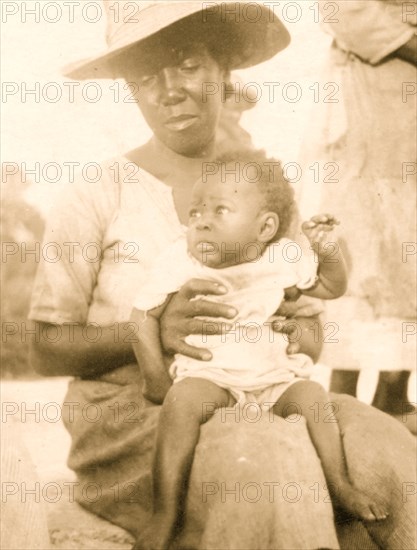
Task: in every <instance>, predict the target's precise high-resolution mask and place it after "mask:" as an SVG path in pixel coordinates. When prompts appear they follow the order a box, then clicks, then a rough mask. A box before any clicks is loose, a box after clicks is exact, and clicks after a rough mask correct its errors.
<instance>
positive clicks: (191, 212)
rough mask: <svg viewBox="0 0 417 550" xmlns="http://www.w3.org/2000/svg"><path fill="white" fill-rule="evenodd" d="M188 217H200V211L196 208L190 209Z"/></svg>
mask: <svg viewBox="0 0 417 550" xmlns="http://www.w3.org/2000/svg"><path fill="white" fill-rule="evenodd" d="M189 217H190V218H194V219H196V218H200V217H201V212H199V211H198V210H190V213H189Z"/></svg>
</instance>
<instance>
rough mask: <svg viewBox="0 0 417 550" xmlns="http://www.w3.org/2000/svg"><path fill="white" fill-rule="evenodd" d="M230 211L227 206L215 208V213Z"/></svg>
mask: <svg viewBox="0 0 417 550" xmlns="http://www.w3.org/2000/svg"><path fill="white" fill-rule="evenodd" d="M228 212H230V210H229V209H228V208H227V206H218V207H217V209H216V213H217V214H227V213H228Z"/></svg>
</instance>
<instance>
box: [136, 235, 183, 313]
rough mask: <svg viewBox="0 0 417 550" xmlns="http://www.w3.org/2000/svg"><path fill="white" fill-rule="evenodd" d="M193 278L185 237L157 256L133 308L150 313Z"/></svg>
mask: <svg viewBox="0 0 417 550" xmlns="http://www.w3.org/2000/svg"><path fill="white" fill-rule="evenodd" d="M192 277H193V262H192V260H191V258H190V257H189V255H188V253H187V243H186V239H185V237H183V236H182V237H180V238H179V239H177V240H176V241H175V242H174V243H172V244H171V246H169V247H168V248H166V249H165V250H164V251H163V252H161V254H159V255H158V256H157V258H156V259H155V262H154V264H153V266H152V268H151V270H150V272H149V274H148V277H147V280H146V281H145V284H144V285H143V286H142V288H141V290H140V292H139V293H138V295H137V296H136V298H135V301H134V303H133V307H134V308H136V309H139V310H141V311H149V310H150V309H153V308H155V307H158V306H160V305H161V304H163V303H164V302H165V300H166V298H167V297H168V295H169V294H172V293H173V292H177V291H178V290H179V289H180V288H181V287H182V286H183V285H184V284H185V283H186V282H187V281H188V280H190V279H191V278H192Z"/></svg>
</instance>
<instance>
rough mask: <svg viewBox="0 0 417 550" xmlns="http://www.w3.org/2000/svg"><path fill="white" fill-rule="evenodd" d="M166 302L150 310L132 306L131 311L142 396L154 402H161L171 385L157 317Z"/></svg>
mask: <svg viewBox="0 0 417 550" xmlns="http://www.w3.org/2000/svg"><path fill="white" fill-rule="evenodd" d="M167 303H168V300H166V301H165V303H164V304H162V305H161V306H158V307H156V308H154V309H151V310H150V311H140V310H139V309H136V308H134V309H133V312H132V321H133V322H134V323H136V326H137V327H138V334H137V341H136V342H135V343H134V344H133V351H134V352H135V355H136V359H137V361H138V363H139V367H140V369H141V370H142V372H143V376H144V386H143V396H144V397H146V399H149V400H150V401H153V402H154V403H162V402H163V400H164V398H165V395H166V394H167V392H168V390H169V388H170V386H171V385H172V380H171V377H170V376H169V374H168V369H167V366H166V364H165V358H164V353H163V349H162V344H161V338H160V327H159V319H160V317H161V315H162V313H163V311H164V309H165V306H166V305H167Z"/></svg>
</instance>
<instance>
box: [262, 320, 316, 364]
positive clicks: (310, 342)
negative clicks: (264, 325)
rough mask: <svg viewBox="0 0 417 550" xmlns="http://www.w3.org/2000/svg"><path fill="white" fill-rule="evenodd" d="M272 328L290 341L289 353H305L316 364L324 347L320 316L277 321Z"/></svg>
mask: <svg viewBox="0 0 417 550" xmlns="http://www.w3.org/2000/svg"><path fill="white" fill-rule="evenodd" d="M272 328H273V330H274V331H275V332H280V333H281V334H285V336H286V338H287V340H288V346H287V353H288V355H293V354H294V353H305V354H306V355H308V356H309V357H311V359H312V360H313V362H314V363H316V362H317V361H318V359H319V357H320V353H321V349H322V346H323V338H322V325H321V321H320V317H319V315H312V316H311V317H295V318H293V319H286V318H285V317H282V318H280V319H276V320H275V321H274V322H273V324H272Z"/></svg>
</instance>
